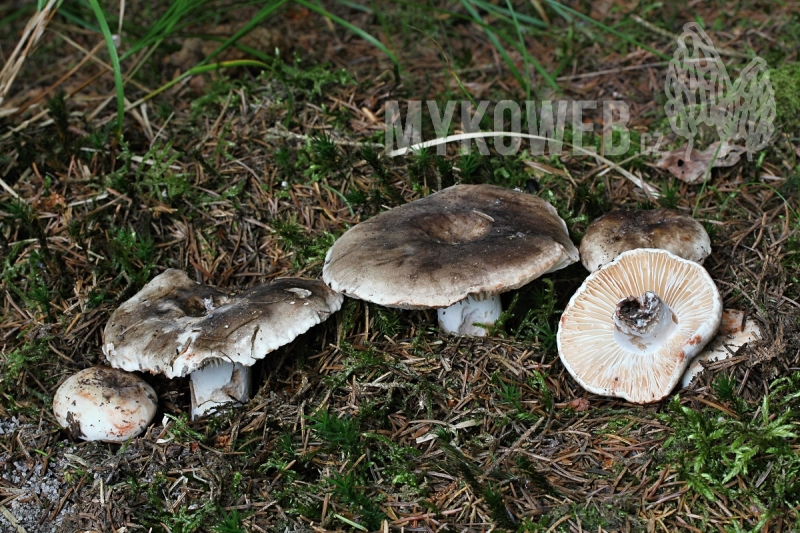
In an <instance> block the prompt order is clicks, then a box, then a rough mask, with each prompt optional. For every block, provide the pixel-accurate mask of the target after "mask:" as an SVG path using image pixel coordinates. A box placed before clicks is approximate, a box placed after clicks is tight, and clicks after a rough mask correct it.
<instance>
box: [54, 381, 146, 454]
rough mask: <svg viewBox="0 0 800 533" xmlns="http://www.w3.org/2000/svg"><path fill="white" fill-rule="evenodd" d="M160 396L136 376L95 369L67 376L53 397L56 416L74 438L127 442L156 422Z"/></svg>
mask: <svg viewBox="0 0 800 533" xmlns="http://www.w3.org/2000/svg"><path fill="white" fill-rule="evenodd" d="M157 407H158V397H157V396H156V392H155V391H154V390H153V387H151V386H150V385H148V384H147V382H145V381H144V380H143V379H142V378H140V377H139V376H137V375H135V374H131V373H129V372H125V371H123V370H118V369H116V368H109V367H107V366H95V367H92V368H87V369H85V370H81V371H80V372H78V373H77V374H75V375H73V376H70V377H68V378H67V379H66V380H64V383H62V384H61V386H59V387H58V390H57V391H56V394H55V396H54V397H53V414H54V415H55V417H56V420H58V423H59V424H61V425H62V426H63V427H65V428H68V429H69V431H70V433H72V436H73V437H76V438H80V439H83V440H90V441H91V440H100V441H104V442H124V441H126V440H128V439H130V438H131V437H135V436H137V435H139V434H140V433H142V431H144V429H145V428H146V427H147V425H148V424H150V422H151V421H152V420H153V416H155V414H156V408H157Z"/></svg>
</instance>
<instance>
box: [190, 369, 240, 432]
mask: <svg viewBox="0 0 800 533" xmlns="http://www.w3.org/2000/svg"><path fill="white" fill-rule="evenodd" d="M189 378H190V379H191V391H192V419H195V418H199V417H201V416H203V415H204V414H205V413H206V412H207V411H209V410H212V409H214V408H216V407H219V406H221V405H225V404H228V403H231V402H242V403H244V402H246V401H247V400H248V399H249V398H250V367H248V366H244V365H242V364H241V363H230V362H228V361H221V362H218V363H211V364H208V365H206V366H204V367H203V368H200V369H198V370H195V371H194V372H192V373H191V374H189Z"/></svg>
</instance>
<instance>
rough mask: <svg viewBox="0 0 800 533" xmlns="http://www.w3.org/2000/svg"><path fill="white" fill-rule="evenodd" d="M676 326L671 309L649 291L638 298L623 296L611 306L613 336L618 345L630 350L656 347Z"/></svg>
mask: <svg viewBox="0 0 800 533" xmlns="http://www.w3.org/2000/svg"><path fill="white" fill-rule="evenodd" d="M677 327H678V319H677V317H676V316H675V313H673V312H672V310H671V309H670V308H669V306H668V305H667V304H666V302H664V301H663V300H661V298H659V297H658V295H657V294H656V293H654V292H651V291H647V292H645V293H644V295H642V296H641V297H638V298H637V297H636V296H629V297H627V298H623V299H622V300H620V301H619V302H618V303H617V308H616V309H615V310H614V339H615V340H616V341H617V342H618V343H619V345H620V346H622V347H623V348H625V349H627V350H630V351H633V352H640V353H641V352H644V353H651V352H653V351H655V350H657V349H658V348H660V347H661V346H663V345H664V344H665V343H666V342H667V340H668V339H669V337H670V336H671V335H672V333H673V332H674V331H675V329H676V328H677Z"/></svg>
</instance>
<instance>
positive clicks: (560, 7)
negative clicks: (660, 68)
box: [545, 0, 672, 61]
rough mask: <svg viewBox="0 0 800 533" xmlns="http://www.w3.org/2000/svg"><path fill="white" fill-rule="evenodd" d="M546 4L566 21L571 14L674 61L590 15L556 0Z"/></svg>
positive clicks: (550, 0)
mask: <svg viewBox="0 0 800 533" xmlns="http://www.w3.org/2000/svg"><path fill="white" fill-rule="evenodd" d="M545 2H547V4H548V5H549V6H550V7H552V8H553V9H554V10H555V11H557V12H558V14H559V15H561V16H562V17H564V18H566V19H569V18H570V17H569V16H568V15H567V13H569V14H571V15H575V16H576V17H578V18H580V19H582V20H585V21H586V22H588V23H590V24H593V25H595V26H597V27H598V28H600V29H602V30H603V31H606V32H608V33H611V34H613V35H616V36H617V37H619V38H620V39H622V40H623V41H625V42H627V43H630V44H632V45H634V46H638V47H639V48H642V49H644V50H647V51H648V52H650V53H651V54H655V55H656V56H658V57H660V58H661V59H664V60H667V61H669V60H670V59H672V57H671V56H668V55H666V54H663V53H661V52H659V51H658V50H656V49H655V48H651V47H649V46H647V45H646V44H642V43H640V42H639V41H637V40H636V39H634V38H632V37H629V36H627V35H625V34H624V33H622V32H621V31H617V30H615V29H614V28H612V27H611V26H606V25H605V24H603V23H602V22H599V21H597V20H594V19H593V18H592V17H590V16H588V15H584V14H583V13H581V12H580V11H575V10H574V9H572V8H571V7H567V6H565V5H564V4H562V3H560V2H558V1H556V0H545Z"/></svg>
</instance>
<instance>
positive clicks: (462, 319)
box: [438, 294, 503, 337]
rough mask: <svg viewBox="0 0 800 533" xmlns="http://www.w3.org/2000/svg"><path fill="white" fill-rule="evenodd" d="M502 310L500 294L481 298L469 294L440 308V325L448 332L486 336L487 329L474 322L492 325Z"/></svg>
mask: <svg viewBox="0 0 800 533" xmlns="http://www.w3.org/2000/svg"><path fill="white" fill-rule="evenodd" d="M502 312H503V306H502V304H501V303H500V295H499V294H496V295H494V296H489V297H487V298H484V299H480V300H479V299H476V298H473V297H472V296H468V297H466V298H464V299H463V300H461V301H459V302H456V303H454V304H453V305H451V306H450V307H445V308H442V309H439V310H438V314H439V327H440V328H442V330H443V331H445V332H447V333H457V334H459V335H472V336H474V337H484V336H486V330H485V329H483V328H481V327H478V326H474V325H473V324H486V325H492V324H494V323H495V322H496V321H497V319H498V318H500V313H502Z"/></svg>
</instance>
